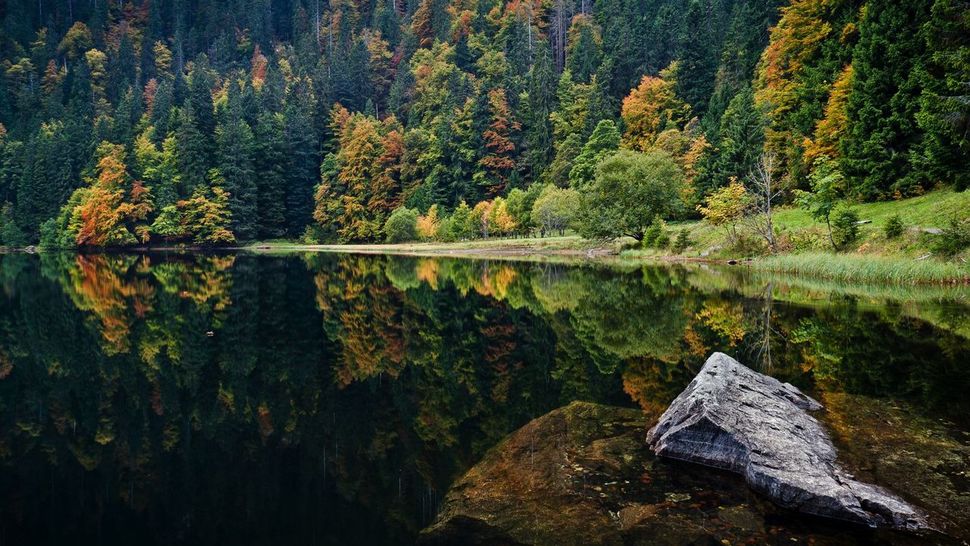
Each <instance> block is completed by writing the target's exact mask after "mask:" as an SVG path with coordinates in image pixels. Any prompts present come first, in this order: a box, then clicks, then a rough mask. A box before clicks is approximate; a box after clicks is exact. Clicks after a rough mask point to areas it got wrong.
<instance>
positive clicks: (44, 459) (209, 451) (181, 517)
mask: <svg viewBox="0 0 970 546" xmlns="http://www.w3.org/2000/svg"><path fill="white" fill-rule="evenodd" d="M0 259H2V262H0V280H2V282H3V296H2V298H3V301H2V304H0V464H2V466H0V469H2V470H0V491H2V495H3V496H2V498H0V514H2V515H0V525H2V528H0V531H2V533H0V535H2V536H3V537H5V538H6V539H7V540H12V539H15V538H16V539H17V540H15V542H18V541H20V539H23V540H25V541H27V542H43V541H48V542H59V541H64V540H68V539H70V540H82V541H84V540H89V539H95V538H98V539H100V540H101V541H103V542H108V543H114V542H117V543H122V542H137V543H147V542H150V541H149V540H146V537H155V539H156V540H157V542H160V543H173V542H211V541H215V540H219V541H220V542H225V541H230V542H236V541H244V542H252V541H260V540H272V541H274V542H287V541H300V542H311V543H330V542H337V543H410V542H413V539H414V536H415V534H416V533H417V532H418V531H419V530H420V529H421V528H422V527H423V526H424V525H426V524H427V523H429V521H430V520H431V519H432V518H433V517H434V515H435V510H436V507H437V503H438V502H439V499H440V497H441V495H442V493H443V491H444V490H445V489H446V488H447V487H448V486H449V484H450V483H452V481H453V480H454V479H455V478H456V477H457V476H459V475H460V474H461V473H462V472H463V471H464V470H465V469H467V468H468V467H470V466H471V465H473V464H474V463H475V462H476V461H478V460H479V459H480V458H481V456H482V455H483V453H484V452H485V450H487V449H488V448H490V447H491V446H493V445H494V444H495V443H496V442H498V441H499V440H500V439H501V438H502V437H504V436H505V435H506V434H508V433H509V432H511V431H513V430H515V429H516V428H518V427H519V426H521V425H523V424H524V423H526V422H528V421H529V420H530V419H532V418H535V417H537V416H539V415H542V414H544V413H546V412H548V411H550V410H552V409H554V408H556V407H559V406H562V405H565V404H566V403H568V402H570V401H572V400H589V401H596V402H603V403H609V404H615V405H627V406H634V405H636V406H640V407H642V408H643V409H644V410H645V411H647V412H649V413H650V414H659V412H661V411H662V410H663V409H664V408H665V407H666V405H667V404H668V403H669V401H670V400H671V399H672V398H673V397H674V396H676V395H677V393H678V392H680V391H681V390H682V389H683V387H684V386H685V385H686V384H687V383H688V382H689V381H690V379H691V378H692V377H693V376H694V374H695V373H696V372H697V370H698V369H699V368H700V366H701V365H702V364H703V362H704V360H705V359H706V357H707V356H708V354H709V353H710V352H711V351H714V350H723V351H726V352H729V353H732V354H734V355H736V356H737V357H738V358H739V359H740V360H742V361H744V362H747V363H750V364H752V365H753V366H755V367H759V368H760V369H762V370H763V371H765V372H766V373H770V374H772V375H774V376H776V377H778V378H780V379H782V380H785V381H790V382H792V383H794V384H796V385H798V386H799V387H802V388H806V389H808V390H813V389H822V390H826V391H833V392H835V391H845V392H849V393H854V394H866V395H871V396H876V397H892V398H896V399H903V400H908V401H910V402H911V403H912V404H913V406H914V407H916V408H918V409H919V410H920V411H921V412H923V413H925V414H926V415H928V416H939V417H947V418H949V419H951V420H953V421H955V422H956V423H957V426H959V427H961V428H963V429H964V430H967V429H968V423H967V422H966V419H967V416H968V415H970V411H967V410H968V409H970V407H968V402H967V400H966V397H965V395H964V393H965V392H966V391H967V389H968V388H970V370H968V369H967V366H966V363H967V362H970V358H968V357H970V341H968V338H967V337H966V332H967V331H968V330H970V327H968V317H970V313H968V311H967V307H966V306H965V305H963V304H957V303H953V302H946V301H937V302H929V303H922V304H918V305H914V304H906V305H893V304H886V303H879V304H873V303H872V302H871V301H866V302H864V303H865V305H862V304H861V303H860V299H861V298H859V297H855V296H853V297H846V298H842V299H836V300H835V301H830V302H826V303H825V304H824V305H815V304H807V303H805V302H799V301H797V298H793V297H791V293H790V292H786V291H784V290H780V289H779V288H778V287H776V286H774V285H771V284H768V283H760V284H759V283H755V284H750V283H749V284H745V283H740V284H739V283H738V281H737V279H736V278H734V277H733V276H731V275H728V274H727V273H724V272H721V273H718V272H711V271H688V270H682V269H667V268H657V267H642V268H633V269H628V270H619V271H617V270H610V269H605V268H599V267H589V266H585V267H567V266H561V265H550V264H515V263H507V262H494V261H491V262H490V261H472V260H442V259H427V258H388V257H363V256H350V255H341V256H333V255H327V254H312V255H305V256H294V257H286V258H269V257H256V256H249V255H228V254H227V255H197V254H170V255H161V254H150V255H116V254H94V255H74V254H47V255H43V256H41V257H39V258H38V257H35V256H24V255H6V256H3V257H2V258H0ZM914 310H915V312H914Z"/></svg>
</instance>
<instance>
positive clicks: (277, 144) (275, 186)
mask: <svg viewBox="0 0 970 546" xmlns="http://www.w3.org/2000/svg"><path fill="white" fill-rule="evenodd" d="M284 124H285V119H284V117H283V114H281V113H273V112H263V113H261V114H260V115H259V116H258V117H257V121H256V126H255V127H254V128H253V136H254V143H255V153H254V156H253V157H254V165H253V166H254V169H255V175H256V184H257V188H256V190H257V199H256V201H257V209H258V219H257V227H258V234H259V236H260V237H269V238H277V237H282V236H283V235H285V234H286V204H285V203H286V157H287V150H286V134H285V131H284Z"/></svg>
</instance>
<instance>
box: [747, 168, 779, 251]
mask: <svg viewBox="0 0 970 546" xmlns="http://www.w3.org/2000/svg"><path fill="white" fill-rule="evenodd" d="M776 164H777V162H776V159H775V156H774V154H771V153H765V154H762V155H761V157H760V158H759V159H758V164H757V165H755V168H754V169H753V170H752V171H751V174H749V175H748V185H749V186H750V187H751V189H752V190H753V193H754V194H755V196H756V201H755V203H754V209H755V210H754V213H755V223H754V227H755V231H757V232H758V235H760V236H761V237H762V238H763V239H764V240H765V242H766V243H767V244H768V249H769V250H770V251H771V252H775V250H776V248H777V244H778V242H777V241H776V240H775V224H774V220H773V219H772V213H773V212H774V211H773V203H774V201H775V199H777V198H778V197H780V196H781V194H782V190H781V189H779V188H778V187H777V186H778V184H777V182H776V181H775V178H774V171H775V167H776Z"/></svg>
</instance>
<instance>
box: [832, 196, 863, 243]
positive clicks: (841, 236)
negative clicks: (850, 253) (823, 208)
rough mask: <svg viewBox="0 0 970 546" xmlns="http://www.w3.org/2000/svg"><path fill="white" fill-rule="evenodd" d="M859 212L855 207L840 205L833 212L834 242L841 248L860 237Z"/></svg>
mask: <svg viewBox="0 0 970 546" xmlns="http://www.w3.org/2000/svg"><path fill="white" fill-rule="evenodd" d="M858 222H859V213H858V212H856V211H855V209H853V208H851V207H849V206H846V205H839V206H837V207H836V208H835V210H834V211H833V212H832V242H833V243H834V244H835V248H837V249H839V250H841V249H844V248H846V247H847V246H849V245H851V244H852V243H854V242H856V240H858V239H859V223H858Z"/></svg>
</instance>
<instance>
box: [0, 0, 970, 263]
mask: <svg viewBox="0 0 970 546" xmlns="http://www.w3.org/2000/svg"><path fill="white" fill-rule="evenodd" d="M968 8H970V5H968V3H967V1H966V0H917V1H912V2H894V1H888V0H867V1H862V0H791V1H790V2H785V1H782V0H329V1H328V0H277V1H270V0H224V1H217V0H129V1H125V0H118V1H110V0H30V1H27V0H7V1H6V2H4V3H2V4H0V18H2V21H3V23H2V24H3V26H2V35H0V68H2V71H3V77H2V78H0V203H2V210H0V242H2V243H3V244H5V245H11V246H16V245H25V244H34V243H37V242H41V243H43V244H45V245H49V246H58V247H74V246H117V245H130V244H147V243H153V244H157V243H176V242H184V243H191V244H229V243H233V242H236V241H249V240H255V239H270V238H284V237H285V238H291V239H295V238H301V237H302V238H305V239H307V240H316V241H342V242H345V241H373V240H383V239H385V238H386V237H392V238H393V237H402V238H404V237H407V236H408V235H409V234H408V233H407V232H408V230H409V229H412V228H411V226H414V229H416V230H417V233H416V235H418V236H421V237H426V238H442V239H447V238H456V239H460V238H467V237H471V236H476V235H482V236H486V237H487V236H490V235H491V234H518V233H525V232H529V231H532V230H535V229H538V230H541V231H543V232H548V231H555V230H557V229H558V230H561V229H564V228H565V227H566V224H567V223H568V221H571V218H573V217H575V218H578V221H579V222H580V223H581V225H582V226H583V229H582V230H581V232H583V233H584V234H586V235H589V236H596V237H601V236H602V237H605V236H610V235H613V236H615V235H633V236H634V237H637V238H640V237H642V236H643V232H644V230H645V229H646V226H648V225H649V224H650V223H651V221H653V218H654V216H660V217H663V218H678V217H684V216H686V215H697V211H698V205H699V204H702V203H704V199H705V197H707V196H709V195H710V194H711V193H712V192H715V191H717V190H719V189H722V188H725V187H730V185H731V183H732V182H735V181H745V180H747V179H749V178H750V177H751V176H752V175H753V174H754V173H758V172H762V173H764V171H765V170H766V168H767V170H768V171H770V172H769V175H770V177H772V179H773V180H777V181H778V182H777V185H778V187H779V188H780V189H779V193H780V199H781V200H782V201H784V200H790V199H793V198H794V196H795V195H797V193H796V192H797V191H798V190H806V191H816V192H821V191H826V192H829V193H831V194H832V195H836V196H838V197H839V198H840V199H849V200H856V201H871V200H882V199H894V198H900V197H904V196H910V195H916V194H919V193H922V192H925V191H927V190H930V189H932V188H934V187H937V186H940V185H946V186H953V187H956V188H958V189H963V188H965V187H966V186H967V185H968V184H970V162H968V161H967V158H968V157H970V9H968ZM630 180H646V181H647V182H645V183H643V184H635V187H631V184H630V182H629V181H630ZM769 193H770V192H769ZM610 204H614V205H617V204H618V205H620V206H621V207H625V209H624V210H629V211H630V212H629V214H627V213H625V212H622V211H621V212H619V213H616V214H603V213H602V208H603V207H605V206H609V205H610ZM633 204H636V205H637V207H633V206H632V205H633ZM627 205H631V206H629V207H627ZM597 207H599V209H597ZM614 212H615V211H614ZM402 230H403V232H404V233H403V234H400V233H399V232H401V231H402Z"/></svg>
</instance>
